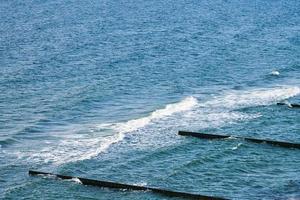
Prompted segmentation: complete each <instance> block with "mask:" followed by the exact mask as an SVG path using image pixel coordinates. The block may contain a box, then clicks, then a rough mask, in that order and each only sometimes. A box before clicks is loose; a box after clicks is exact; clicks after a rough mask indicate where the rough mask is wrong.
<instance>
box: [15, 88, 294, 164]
mask: <svg viewBox="0 0 300 200" xmlns="http://www.w3.org/2000/svg"><path fill="white" fill-rule="evenodd" d="M299 94H300V88H299V87H293V86H285V87H275V88H260V89H253V90H248V91H228V92H226V93H224V94H223V95H218V96H216V97H214V98H213V99H211V100H208V101H206V102H203V103H199V102H198V101H197V99H196V98H194V97H187V98H185V99H183V100H182V101H180V102H178V103H174V104H169V105H166V106H165V107H164V108H162V109H158V110H156V111H154V112H152V113H150V114H149V115H148V116H146V117H142V118H139V119H133V120H129V121H127V122H120V123H111V124H99V125H90V126H89V127H86V132H89V131H90V133H91V134H84V135H82V134H76V133H77V132H76V130H73V129H72V131H71V132H70V133H65V134H63V135H62V137H61V140H60V141H57V140H55V141H45V146H44V148H43V149H40V150H37V149H35V150H33V149H32V148H29V149H30V150H29V151H27V152H24V151H23V152H19V156H21V157H23V156H25V157H27V158H28V159H30V160H36V161H37V162H41V161H45V162H53V163H56V164H63V163H67V162H73V161H78V160H85V159H90V158H92V157H95V156H97V155H99V154H100V153H102V152H105V151H106V150H107V149H108V148H110V146H111V145H112V144H114V143H118V142H120V141H122V140H124V138H125V136H126V134H128V133H131V132H135V131H139V130H143V131H142V133H143V135H142V136H141V137H145V138H144V140H143V141H145V142H147V140H148V139H149V140H152V139H154V140H155V141H156V143H157V141H158V140H162V141H159V142H160V143H163V142H164V141H165V140H166V139H163V138H167V136H163V135H161V132H164V130H168V132H169V131H170V130H171V129H172V130H175V129H178V128H195V129H199V128H201V127H204V128H205V127H220V126H223V125H224V124H228V123H234V122H235V121H245V120H250V119H253V118H257V117H259V116H260V115H259V114H254V115H253V114H251V115H250V114H246V113H241V112H236V111H234V110H235V109H239V108H243V107H252V106H260V105H270V104H272V103H275V102H277V101H281V100H285V99H287V98H290V97H293V96H296V95H299ZM177 113H178V116H177ZM151 125H153V127H151ZM91 126H92V128H91ZM170 128H171V129H170ZM148 129H149V130H148ZM106 130H109V131H112V132H113V134H112V135H110V136H103V133H104V132H105V131H106ZM81 131H82V130H81ZM69 136H72V137H69ZM47 142H49V143H47ZM145 145H149V144H148V143H145Z"/></svg>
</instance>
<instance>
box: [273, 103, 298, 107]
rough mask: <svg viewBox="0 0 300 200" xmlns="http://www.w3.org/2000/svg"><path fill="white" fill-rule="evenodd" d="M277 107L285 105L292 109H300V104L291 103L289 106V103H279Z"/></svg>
mask: <svg viewBox="0 0 300 200" xmlns="http://www.w3.org/2000/svg"><path fill="white" fill-rule="evenodd" d="M277 105H280V106H283V105H287V106H289V107H291V108H300V104H295V103H291V104H287V103H277Z"/></svg>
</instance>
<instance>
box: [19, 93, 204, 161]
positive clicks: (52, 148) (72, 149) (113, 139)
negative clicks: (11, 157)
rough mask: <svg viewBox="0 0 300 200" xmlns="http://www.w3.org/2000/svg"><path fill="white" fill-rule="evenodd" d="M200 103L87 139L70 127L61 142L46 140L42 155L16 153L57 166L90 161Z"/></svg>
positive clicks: (96, 131) (188, 101)
mask: <svg viewBox="0 0 300 200" xmlns="http://www.w3.org/2000/svg"><path fill="white" fill-rule="evenodd" d="M197 104H198V102H197V99H196V98H194V97H187V98H185V99H183V100H182V101H180V102H178V103H174V104H169V105H167V106H165V108H163V109H158V110H156V111H154V112H152V113H151V114H150V115H149V116H146V117H142V118H139V119H133V120H129V121H127V122H121V123H111V124H100V125H96V126H95V127H89V128H88V127H87V128H86V129H87V130H86V132H90V133H91V134H87V135H84V136H83V135H81V134H76V126H75V127H73V128H70V129H71V130H72V131H71V133H65V134H60V136H59V135H57V137H61V139H60V142H57V141H44V142H45V147H44V148H43V149H42V150H40V151H38V152H35V151H30V152H17V153H16V154H17V156H18V157H19V158H20V157H27V159H30V160H35V161H36V162H41V161H43V162H51V163H55V164H63V163H67V162H73V161H78V160H86V159H90V158H92V157H94V156H97V155H98V154H100V153H101V152H104V151H105V150H107V149H108V148H109V147H110V146H111V145H112V144H114V143H118V142H120V141H122V140H123V139H124V137H125V135H126V133H130V132H133V131H136V130H138V129H141V128H143V127H146V126H148V125H150V124H151V123H152V122H154V121H156V120H160V119H163V118H167V117H170V116H172V115H174V114H176V113H180V112H184V111H188V110H190V109H192V108H193V107H195V106H196V105H197ZM74 129H75V130H74ZM81 129H82V128H81ZM81 129H78V132H82V131H83V130H81ZM103 132H109V135H107V134H103Z"/></svg>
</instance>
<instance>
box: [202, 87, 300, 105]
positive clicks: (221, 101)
mask: <svg viewBox="0 0 300 200" xmlns="http://www.w3.org/2000/svg"><path fill="white" fill-rule="evenodd" d="M299 94H300V87H287V86H285V87H277V88H263V89H253V90H249V91H243V92H240V91H230V92H228V93H227V94H225V95H221V96H217V97H215V99H214V100H211V101H208V102H205V103H204V104H203V105H202V106H205V107H214V108H217V107H220V108H235V109H238V108H243V107H250V106H262V105H270V104H273V103H276V102H278V101H282V100H285V99H288V98H290V97H293V96H296V95H299Z"/></svg>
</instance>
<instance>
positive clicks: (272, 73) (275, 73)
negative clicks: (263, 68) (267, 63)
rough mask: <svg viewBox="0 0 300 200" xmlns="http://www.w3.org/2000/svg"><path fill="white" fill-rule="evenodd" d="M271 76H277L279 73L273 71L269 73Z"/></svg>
mask: <svg viewBox="0 0 300 200" xmlns="http://www.w3.org/2000/svg"><path fill="white" fill-rule="evenodd" d="M271 75H273V76H279V75H280V73H279V71H276V70H273V71H272V72H271Z"/></svg>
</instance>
